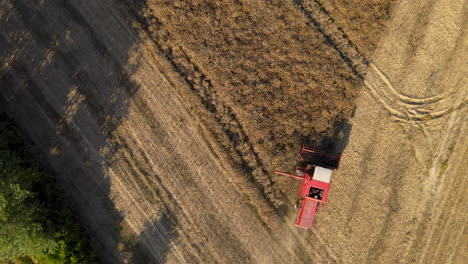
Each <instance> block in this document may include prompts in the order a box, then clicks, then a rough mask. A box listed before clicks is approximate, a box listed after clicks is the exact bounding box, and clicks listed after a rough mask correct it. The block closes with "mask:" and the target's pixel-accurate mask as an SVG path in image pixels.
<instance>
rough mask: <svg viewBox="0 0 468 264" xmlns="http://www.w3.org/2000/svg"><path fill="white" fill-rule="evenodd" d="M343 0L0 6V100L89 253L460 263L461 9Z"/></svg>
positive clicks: (137, 257) (149, 258)
mask: <svg viewBox="0 0 468 264" xmlns="http://www.w3.org/2000/svg"><path fill="white" fill-rule="evenodd" d="M356 2H359V3H353V1H323V3H322V2H321V1H312V0H305V1H301V0H295V1H222V2H221V1H154V0H148V1H130V0H127V1H113V0H103V1H79V0H76V1H73V0H72V1H62V0H49V1H34V3H31V1H25V0H0V7H1V8H0V62H1V64H0V110H2V111H6V112H7V113H8V114H9V115H10V116H11V117H12V118H13V119H14V120H15V121H16V122H17V123H18V125H19V126H20V127H21V128H22V130H23V131H24V135H25V136H26V138H27V139H28V140H29V141H30V142H31V144H32V145H33V146H34V151H35V152H36V154H37V156H38V157H39V158H40V160H41V161H42V162H43V164H44V166H45V167H46V170H48V172H50V173H52V174H53V175H55V177H56V178H57V181H58V182H59V183H60V184H61V185H62V186H63V188H64V190H65V191H66V195H67V197H66V198H67V200H68V201H69V202H70V203H71V204H72V206H73V208H74V210H75V212H76V214H77V215H78V217H79V219H80V220H81V222H82V223H83V224H84V226H85V228H86V230H87V232H88V233H89V235H90V236H91V237H92V238H93V242H94V244H95V246H96V248H97V249H98V252H99V255H100V259H101V260H102V262H103V263H466V261H468V255H467V252H468V250H466V246H467V245H466V241H468V231H467V221H468V220H467V219H468V216H467V212H466V208H467V207H468V204H467V203H468V202H467V201H468V196H467V192H466V190H467V189H468V184H467V182H466V171H467V170H468V167H467V166H468V163H467V160H468V152H467V146H468V139H467V138H466V135H467V134H468V133H467V132H468V131H467V124H468V122H467V121H468V120H467V117H468V113H467V105H466V103H467V100H468V88H467V87H468V83H467V77H466V76H468V72H467V66H466V65H467V62H466V58H467V52H466V51H467V50H468V49H467V48H468V47H467V43H468V41H467V36H466V29H467V28H468V25H467V24H468V23H467V17H468V10H467V8H468V7H467V5H466V3H465V2H464V1H462V0H451V1H443V0H434V1H422V0H420V1H391V2H389V1H379V0H371V1H356ZM366 3H367V4H366ZM346 10H347V11H346ZM361 13H362V15H360V14H361ZM301 143H310V144H315V145H318V146H321V147H323V148H325V149H327V150H330V151H337V152H343V155H342V157H343V158H342V162H341V167H340V169H339V170H338V171H336V173H335V174H334V178H333V185H332V189H331V192H330V198H329V203H328V204H327V206H326V207H324V208H323V209H321V210H320V211H319V213H318V215H317V216H316V221H315V223H314V227H313V229H312V230H310V231H304V230H301V229H298V228H295V227H294V226H293V222H294V217H295V210H294V202H295V199H296V196H295V194H296V189H297V183H296V182H294V181H293V180H290V179H284V178H281V177H278V176H276V175H274V174H273V171H274V170H275V169H282V170H291V169H292V168H293V167H294V154H295V151H296V149H297V148H298V146H300V144H301Z"/></svg>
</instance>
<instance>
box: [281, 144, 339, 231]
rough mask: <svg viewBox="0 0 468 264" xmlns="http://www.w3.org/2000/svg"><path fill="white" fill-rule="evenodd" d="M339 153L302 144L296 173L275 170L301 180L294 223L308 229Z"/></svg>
mask: <svg viewBox="0 0 468 264" xmlns="http://www.w3.org/2000/svg"><path fill="white" fill-rule="evenodd" d="M340 157H341V155H340V154H332V153H327V152H325V151H323V150H320V149H316V148H313V147H311V146H307V145H303V146H302V148H301V151H300V152H299V154H298V157H297V158H298V164H299V166H298V167H297V168H296V174H289V173H285V172H280V171H276V173H277V174H280V175H285V176H289V177H292V178H295V179H298V180H300V181H301V183H300V187H299V196H300V200H299V204H300V205H299V212H298V214H297V219H296V223H295V225H296V226H298V227H301V228H305V229H309V228H311V227H312V223H313V220H314V217H315V213H316V212H317V210H318V207H319V205H320V204H325V202H326V201H327V197H328V191H329V190H330V182H331V176H332V173H333V170H334V169H337V168H338V166H339V163H340Z"/></svg>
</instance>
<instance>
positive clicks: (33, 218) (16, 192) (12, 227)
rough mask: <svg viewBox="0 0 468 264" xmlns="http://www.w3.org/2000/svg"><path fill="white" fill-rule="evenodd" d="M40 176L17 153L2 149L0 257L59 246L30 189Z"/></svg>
mask: <svg viewBox="0 0 468 264" xmlns="http://www.w3.org/2000/svg"><path fill="white" fill-rule="evenodd" d="M3 139H4V138H3ZM0 141H3V140H2V138H1V137H0ZM3 142H4V141H3ZM38 177H39V175H38V173H37V172H36V171H35V170H33V169H32V168H28V167H24V166H23V164H22V160H21V159H20V158H19V157H18V156H17V155H16V154H15V153H13V152H11V151H9V150H5V149H3V148H1V149H0V260H12V259H15V258H20V257H28V256H39V255H42V254H44V253H45V252H49V251H51V250H53V249H54V248H55V247H56V243H55V242H54V240H53V239H52V238H51V237H50V236H48V235H47V234H46V232H44V230H43V225H42V224H41V223H42V221H43V219H42V218H41V215H42V214H41V205H40V203H39V202H38V201H36V200H35V199H34V194H33V193H32V192H31V191H30V190H31V188H32V186H33V184H34V183H35V181H37V179H38Z"/></svg>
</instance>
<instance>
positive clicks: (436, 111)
mask: <svg viewBox="0 0 468 264" xmlns="http://www.w3.org/2000/svg"><path fill="white" fill-rule="evenodd" d="M305 1H307V0H305ZM305 1H304V0H294V4H295V5H296V6H297V7H298V9H300V10H301V11H302V13H303V14H304V16H305V17H307V18H308V19H309V20H310V22H311V24H309V25H310V26H313V27H314V28H316V29H317V30H318V31H319V32H320V33H321V34H322V35H323V36H324V38H325V39H326V41H327V42H328V44H329V45H330V46H331V47H333V49H335V51H336V52H338V54H339V55H340V57H341V58H342V59H343V61H344V62H345V63H346V64H347V65H348V66H349V67H350V68H351V70H352V71H353V73H354V74H355V75H356V76H358V77H359V78H360V79H362V80H363V81H364V84H365V87H366V88H367V89H368V90H369V91H370V92H371V94H372V95H373V96H374V97H375V98H376V99H377V100H378V101H379V102H380V103H381V104H382V105H383V106H384V107H385V109H386V110H387V111H388V112H389V114H390V115H391V116H392V117H393V119H394V120H396V121H400V122H405V123H406V122H418V123H421V122H427V121H430V120H434V119H437V118H440V117H442V116H445V115H447V114H449V113H451V112H452V111H453V110H455V109H457V108H460V107H463V106H464V105H465V104H466V101H463V102H461V103H460V104H458V105H452V104H451V102H452V101H453V100H454V99H456V97H457V93H458V92H460V91H461V89H463V88H460V90H459V91H456V90H450V91H446V92H444V93H443V94H440V95H436V96H429V97H424V98H417V97H411V96H407V95H404V94H402V93H401V92H398V91H397V90H396V89H395V87H394V86H393V85H392V83H391V81H390V79H389V78H388V77H387V76H386V75H385V73H384V72H383V71H382V70H381V69H379V67H378V66H377V65H375V64H374V63H372V62H371V61H370V60H369V59H368V58H366V57H365V56H364V54H362V53H361V52H360V51H359V49H358V48H357V47H356V45H354V43H353V42H352V41H351V40H350V39H349V37H348V36H347V35H346V33H345V32H344V31H343V29H342V28H341V27H339V26H338V25H336V23H335V20H334V19H333V18H332V17H331V15H330V13H329V12H328V11H327V10H326V9H325V8H324V6H323V5H322V4H321V2H320V1H318V0H310V1H307V4H305V3H304V2H305Z"/></svg>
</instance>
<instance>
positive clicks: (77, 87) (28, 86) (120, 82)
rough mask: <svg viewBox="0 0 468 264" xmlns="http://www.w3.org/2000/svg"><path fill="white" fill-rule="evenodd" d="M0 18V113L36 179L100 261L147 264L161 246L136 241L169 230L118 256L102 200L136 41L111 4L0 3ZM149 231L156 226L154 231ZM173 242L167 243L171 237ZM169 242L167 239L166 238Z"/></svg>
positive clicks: (118, 215)
mask: <svg viewBox="0 0 468 264" xmlns="http://www.w3.org/2000/svg"><path fill="white" fill-rule="evenodd" d="M1 6H2V8H1V9H2V12H1V13H3V14H2V15H1V16H0V62H1V63H2V64H1V65H0V110H2V111H5V112H7V113H8V115H9V116H10V118H12V119H13V120H14V121H15V122H16V123H17V124H18V126H19V127H20V129H21V130H22V133H23V134H24V135H25V137H26V138H27V140H28V141H29V142H31V144H32V149H33V153H34V154H35V156H36V157H38V159H39V160H40V161H41V163H42V165H43V166H44V168H45V170H46V172H47V173H48V174H50V175H53V176H54V178H55V179H56V180H57V181H58V183H59V185H60V186H61V187H62V190H63V194H64V199H65V200H66V201H67V202H68V203H69V204H70V206H71V208H72V210H73V211H74V212H75V213H76V215H77V216H78V219H79V220H80V222H81V223H82V225H83V227H84V230H85V231H86V233H87V234H88V235H89V236H90V237H91V239H92V241H93V245H94V247H95V248H96V249H97V251H98V255H99V257H100V260H101V262H103V263H124V262H129V261H130V262H132V263H155V262H160V261H161V260H164V258H165V255H166V253H167V252H168V250H169V248H170V245H169V244H160V245H158V248H157V249H156V251H157V252H158V256H154V253H150V252H155V249H148V248H145V246H144V243H142V241H144V240H147V239H150V238H151V237H156V235H157V234H160V233H161V230H165V231H164V232H171V230H172V228H173V225H174V224H169V223H174V221H168V220H167V217H165V215H163V216H162V217H160V218H159V219H158V220H157V221H156V222H155V223H146V225H145V229H144V230H143V231H142V232H141V233H140V234H138V235H137V236H134V237H131V239H133V240H135V241H136V243H134V245H133V246H132V247H127V250H129V251H130V252H123V251H125V247H124V248H123V249H124V250H122V243H128V241H123V240H124V239H130V238H129V237H127V238H126V237H122V234H121V232H122V228H121V227H122V226H123V225H124V224H123V220H124V215H123V212H121V211H119V210H118V209H117V208H116V206H115V204H114V201H113V200H112V199H111V198H110V187H111V186H110V185H111V182H110V178H109V176H108V169H109V166H110V165H111V164H112V160H113V157H114V155H115V153H116V152H117V151H118V149H119V147H120V146H119V144H118V143H117V142H116V141H115V140H113V138H112V134H113V132H114V131H116V129H117V128H118V126H119V125H120V124H121V123H122V121H123V120H124V119H125V118H126V116H127V114H128V109H129V105H130V102H131V100H132V97H133V96H134V95H135V93H136V92H137V91H138V89H139V86H138V84H137V83H135V82H133V81H132V80H131V78H130V76H131V75H132V74H133V73H134V72H135V70H136V69H137V68H138V64H137V63H135V64H131V63H130V62H129V59H130V57H129V56H130V54H131V50H132V48H133V47H134V46H135V45H136V44H138V43H139V37H138V36H137V35H136V34H135V32H133V31H132V30H131V29H129V28H128V27H127V25H126V24H125V23H126V21H120V20H118V17H119V16H114V15H113V14H115V12H118V10H116V8H115V6H113V3H112V2H111V1H97V2H94V1H92V2H88V1H87V2H86V3H83V2H81V1H73V0H71V1H62V0H51V1H35V2H34V3H31V1H26V0H14V1H8V0H7V1H3V2H2V4H1ZM159 226H162V227H163V228H162V229H160V228H159ZM171 237H173V236H168V237H167V238H171ZM168 241H169V240H168Z"/></svg>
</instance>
